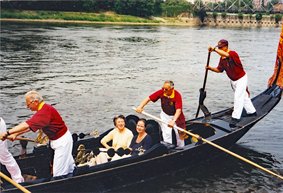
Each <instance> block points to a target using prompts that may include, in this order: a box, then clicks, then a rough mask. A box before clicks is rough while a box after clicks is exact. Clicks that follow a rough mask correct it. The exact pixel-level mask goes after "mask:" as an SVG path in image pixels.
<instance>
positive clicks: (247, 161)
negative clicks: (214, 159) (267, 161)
mask: <svg viewBox="0 0 283 193" xmlns="http://www.w3.org/2000/svg"><path fill="white" fill-rule="evenodd" d="M133 109H134V110H136V108H135V107H133ZM141 113H142V114H143V115H146V116H148V117H151V118H153V119H155V120H156V121H159V122H160V123H164V124H166V125H168V123H166V122H165V121H163V120H161V119H160V118H158V117H155V116H153V115H151V114H148V113H146V112H144V111H142V112H141ZM174 127H175V128H176V129H178V130H179V131H182V132H185V133H187V134H189V135H190V136H192V137H195V138H197V139H198V140H201V141H203V142H205V143H208V144H209V145H211V146H213V147H215V148H217V149H220V150H222V151H224V152H226V153H228V154H230V155H232V156H234V157H236V158H238V159H240V160H242V161H244V162H246V163H248V164H250V165H253V166H255V167H256V168H258V169H261V170H262V171H265V172H266V173H269V174H271V175H273V176H276V177H278V178H280V179H281V180H283V176H281V175H279V174H276V173H274V172H272V171H270V170H268V169H266V168H264V167H262V166H260V165H258V164H257V163H254V162H252V161H250V160H248V159H246V158H244V157H242V156H240V155H238V154H236V153H234V152H232V151H230V150H228V149H225V148H224V147H221V146H220V145H217V144H215V143H213V142H211V141H209V140H206V139H204V138H202V137H200V136H199V135H196V134H194V133H191V132H189V131H187V130H185V129H182V128H180V127H177V126H174Z"/></svg>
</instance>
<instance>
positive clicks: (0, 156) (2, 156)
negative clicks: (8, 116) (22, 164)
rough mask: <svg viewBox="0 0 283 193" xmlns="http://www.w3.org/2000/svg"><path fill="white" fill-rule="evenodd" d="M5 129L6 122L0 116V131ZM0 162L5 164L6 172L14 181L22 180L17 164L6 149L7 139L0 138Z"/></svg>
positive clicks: (19, 181)
mask: <svg viewBox="0 0 283 193" xmlns="http://www.w3.org/2000/svg"><path fill="white" fill-rule="evenodd" d="M6 130H7V128H6V124H5V122H4V120H3V119H2V118H1V117H0V132H6ZM0 163H1V164H3V165H5V166H6V168H7V170H8V172H9V173H10V175H11V177H12V179H13V180H14V181H15V182H17V183H21V182H24V178H23V177H22V173H21V170H20V168H19V165H18V164H17V162H16V160H15V159H14V157H13V156H12V154H11V153H10V152H9V151H8V145H7V140H5V141H2V140H0Z"/></svg>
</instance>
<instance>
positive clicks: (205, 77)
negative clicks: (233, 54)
mask: <svg viewBox="0 0 283 193" xmlns="http://www.w3.org/2000/svg"><path fill="white" fill-rule="evenodd" d="M210 54H211V52H210V51H208V56H207V62H206V67H208V66H209V61H210ZM207 74H208V69H207V68H206V70H205V76H204V81H203V86H202V91H203V92H205V85H206V80H207ZM201 94H202V93H200V95H201ZM200 97H201V96H200ZM200 105H201V104H198V109H197V113H196V118H198V114H199V110H200ZM206 109H207V108H206Z"/></svg>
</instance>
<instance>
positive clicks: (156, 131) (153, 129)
mask: <svg viewBox="0 0 283 193" xmlns="http://www.w3.org/2000/svg"><path fill="white" fill-rule="evenodd" d="M146 133H147V134H148V135H150V136H151V138H152V145H155V144H157V143H160V141H162V140H163V139H162V134H161V128H160V125H159V124H158V123H157V122H156V121H154V120H147V121H146Z"/></svg>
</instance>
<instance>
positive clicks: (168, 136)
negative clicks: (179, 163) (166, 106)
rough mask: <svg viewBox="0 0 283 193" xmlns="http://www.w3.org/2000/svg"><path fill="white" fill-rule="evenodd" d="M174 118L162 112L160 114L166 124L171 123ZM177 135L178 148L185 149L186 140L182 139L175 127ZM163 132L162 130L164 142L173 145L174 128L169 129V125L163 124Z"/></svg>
mask: <svg viewBox="0 0 283 193" xmlns="http://www.w3.org/2000/svg"><path fill="white" fill-rule="evenodd" d="M173 117H174V116H170V115H167V114H166V113H164V112H163V111H162V110H161V113H160V118H161V119H162V121H164V122H165V123H169V122H170V121H171V120H172V119H173ZM173 129H174V131H175V134H176V139H177V146H178V147H183V146H184V145H185V142H184V140H181V139H180V136H179V133H178V129H176V128H175V127H174V128H173ZM161 130H162V137H163V141H165V142H167V143H172V142H173V141H172V128H170V127H168V125H166V124H164V123H162V124H161Z"/></svg>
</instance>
